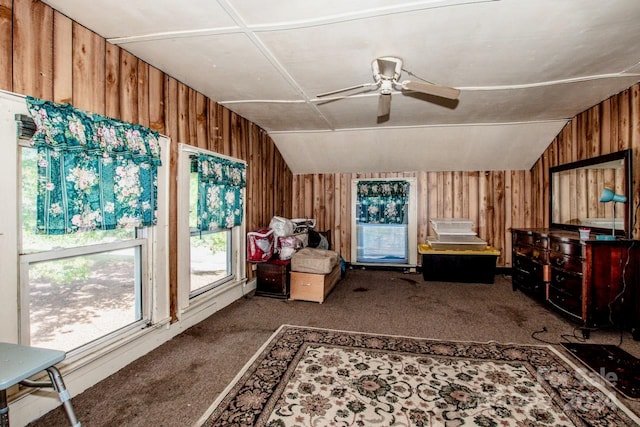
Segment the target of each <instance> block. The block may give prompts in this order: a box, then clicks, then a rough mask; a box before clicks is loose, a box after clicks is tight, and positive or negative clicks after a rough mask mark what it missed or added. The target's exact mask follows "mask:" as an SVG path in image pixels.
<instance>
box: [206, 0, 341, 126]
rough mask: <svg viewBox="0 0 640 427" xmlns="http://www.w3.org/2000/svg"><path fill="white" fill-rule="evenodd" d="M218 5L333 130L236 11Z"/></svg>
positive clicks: (221, 0)
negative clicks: (243, 29)
mask: <svg viewBox="0 0 640 427" xmlns="http://www.w3.org/2000/svg"><path fill="white" fill-rule="evenodd" d="M218 4H219V5H220V6H221V7H222V8H223V9H224V10H225V11H226V12H227V14H229V16H230V17H231V19H233V20H234V22H235V23H236V24H238V25H239V26H240V27H241V28H245V34H246V35H247V37H248V38H249V40H251V42H252V43H253V44H254V45H255V46H256V48H258V50H259V51H260V52H261V53H262V54H263V55H264V56H265V58H266V59H267V60H268V61H269V62H270V63H271V65H273V66H274V67H275V68H276V70H278V72H279V73H280V75H281V76H282V77H283V78H284V79H285V80H286V81H287V82H288V83H289V85H291V86H292V87H293V88H294V89H295V90H296V91H297V92H298V95H299V96H301V97H302V99H303V100H304V103H305V105H308V106H310V107H311V108H312V109H313V110H314V111H315V112H316V114H317V115H318V116H319V118H321V119H322V120H323V121H324V122H325V123H326V124H327V126H328V127H329V128H330V129H334V128H335V127H334V126H333V125H332V123H331V122H330V121H329V119H328V118H327V117H326V116H325V115H324V114H322V112H321V111H320V109H319V108H318V107H317V106H316V105H315V104H314V103H312V102H311V100H310V98H309V97H308V96H307V95H306V93H305V92H304V90H303V89H302V87H301V86H300V85H299V84H298V82H297V81H296V80H295V79H294V78H293V76H291V74H289V73H288V72H287V70H286V69H285V67H284V66H282V64H280V61H278V60H277V58H276V57H275V55H273V53H272V52H271V51H270V50H269V49H268V48H267V47H266V45H265V44H264V43H263V42H262V40H261V39H260V38H259V37H258V36H257V35H256V34H255V33H254V32H253V31H251V30H249V29H248V28H247V25H246V24H245V22H244V20H243V19H242V17H241V16H240V15H239V14H238V13H237V11H236V10H235V9H234V8H233V6H231V5H230V4H229V2H228V1H227V0H218Z"/></svg>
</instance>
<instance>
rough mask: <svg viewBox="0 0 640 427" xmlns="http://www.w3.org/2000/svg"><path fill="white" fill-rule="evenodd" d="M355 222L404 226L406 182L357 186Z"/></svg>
mask: <svg viewBox="0 0 640 427" xmlns="http://www.w3.org/2000/svg"><path fill="white" fill-rule="evenodd" d="M357 192H358V196H357V197H358V198H357V206H358V209H357V216H358V217H357V221H358V222H359V223H363V224H404V223H405V211H406V209H405V207H406V205H407V203H408V199H409V183H408V182H407V181H361V182H358V184H357Z"/></svg>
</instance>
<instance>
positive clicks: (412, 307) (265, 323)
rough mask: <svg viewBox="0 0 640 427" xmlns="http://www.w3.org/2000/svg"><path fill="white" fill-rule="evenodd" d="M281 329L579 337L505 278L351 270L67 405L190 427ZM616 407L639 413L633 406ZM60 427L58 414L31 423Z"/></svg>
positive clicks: (201, 336)
mask: <svg viewBox="0 0 640 427" xmlns="http://www.w3.org/2000/svg"><path fill="white" fill-rule="evenodd" d="M282 324H295V325H301V326H313V327H321V328H329V329H338V330H349V331H360V332H369V333H376V334H386V335H403V336H411V337H425V338H431V339H439V340H453V341H476V342H486V341H496V342H500V343H519V344H540V343H541V342H540V341H538V340H536V339H535V338H534V337H533V335H535V337H537V338H539V339H541V340H544V341H547V342H549V343H552V344H554V345H555V347H556V348H557V349H559V351H561V352H563V353H564V354H568V353H567V352H566V351H565V350H564V349H563V348H562V347H561V346H560V345H559V343H560V342H561V341H574V342H575V341H579V339H580V338H581V334H580V332H579V331H578V330H576V328H575V325H574V324H572V323H570V322H568V321H566V320H564V319H563V318H562V317H560V316H558V315H556V314H554V313H552V312H551V311H549V310H548V309H546V308H545V307H543V306H541V305H539V304H538V303H536V302H534V301H532V300H531V299H530V298H528V297H527V296H525V295H523V294H522V293H520V292H513V291H512V290H511V280H510V277H508V276H507V277H505V276H496V282H495V284H493V285H489V284H469V283H443V282H425V281H423V279H422V276H421V275H420V274H406V273H402V272H399V271H384V270H355V269H354V270H349V271H348V272H347V275H346V277H345V278H344V279H342V280H341V281H340V282H339V283H338V284H337V285H336V288H335V289H334V290H333V291H332V293H331V294H329V296H328V298H327V300H326V301H325V302H324V303H323V304H316V303H312V302H304V301H282V300H277V299H271V298H265V297H255V296H253V297H248V298H245V299H241V300H238V301H236V302H235V303H233V304H231V305H230V306H229V307H226V308H224V309H223V310H221V311H219V312H217V313H215V314H214V315H213V316H211V317H210V318H208V319H206V320H205V321H203V322H201V323H200V324H198V325H196V326H194V327H192V328H190V329H189V330H187V331H185V332H184V333H182V334H181V335H179V336H177V337H176V338H174V339H173V340H171V341H169V342H167V343H165V344H163V345H162V346H160V347H159V348H158V349H156V350H154V351H153V352H151V353H149V354H148V355H146V356H145V357H143V358H141V359H139V360H137V361H135V362H134V363H132V364H131V365H129V366H127V367H126V368H124V369H122V370H121V371H119V372H117V373H116V374H114V375H112V376H111V377H109V378H107V379H105V380H104V381H102V382H101V383H100V384H99V385H97V386H94V387H92V388H90V389H88V390H86V391H85V392H84V393H81V394H80V395H78V396H76V397H74V399H73V405H74V408H75V410H76V415H77V416H78V419H79V420H80V421H81V422H82V425H83V426H84V427H91V426H105V427H106V426H171V427H174V426H190V425H192V424H193V423H195V422H196V421H197V420H198V419H199V418H200V416H201V415H202V414H203V413H205V411H206V410H207V408H208V407H209V406H210V405H211V403H212V402H214V400H215V399H216V397H217V396H218V395H219V394H220V393H221V392H222V391H223V390H224V389H225V388H226V387H227V385H228V384H229V383H230V382H231V381H232V380H233V378H234V377H235V376H236V374H237V373H238V372H239V371H240V370H241V369H242V367H243V366H244V365H245V364H246V363H247V361H248V360H249V359H250V358H251V357H252V356H253V354H254V353H255V352H256V351H257V350H258V349H259V348H260V347H261V346H262V345H263V344H264V343H265V342H266V341H267V340H268V339H269V337H270V336H271V335H272V334H273V332H274V331H276V330H277V329H278V328H279V327H280V326H281V325H282ZM543 329H544V331H543ZM537 331H538V332H537ZM540 331H543V332H540ZM622 338H623V339H622V345H621V347H622V348H624V349H625V350H626V351H628V352H629V353H631V354H632V355H634V356H636V357H640V342H636V341H632V339H631V336H630V334H628V333H624V334H623V336H622ZM619 339H620V334H619V333H618V332H617V331H593V332H592V333H591V338H590V340H589V342H594V343H607V344H617V343H618V342H619ZM569 357H571V356H569ZM576 363H579V362H577V361H576ZM107 397H108V398H107ZM621 400H622V401H623V402H625V403H626V404H627V405H628V406H629V407H630V408H632V409H633V410H634V412H636V413H637V414H640V404H639V403H638V402H632V401H628V400H626V399H624V398H621ZM66 424H67V419H66V417H65V414H64V412H63V411H62V410H61V409H57V410H55V411H52V412H51V413H49V414H47V415H46V416H44V417H42V418H41V419H40V420H38V421H36V422H34V423H32V425H33V426H38V427H39V426H63V425H66Z"/></svg>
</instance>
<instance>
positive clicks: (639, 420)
mask: <svg viewBox="0 0 640 427" xmlns="http://www.w3.org/2000/svg"><path fill="white" fill-rule="evenodd" d="M285 329H301V330H317V331H325V332H333V333H344V334H359V335H368V336H374V337H375V336H383V337H389V338H402V339H412V340H423V341H428V342H433V343H438V342H442V343H456V344H469V345H474V344H477V345H491V344H494V345H499V346H519V347H528V348H539V349H545V350H549V351H550V352H551V353H553V355H554V356H556V357H557V358H559V359H561V360H562V362H564V363H565V364H566V365H568V366H569V367H570V368H572V369H573V370H574V371H575V372H577V373H578V374H579V375H580V377H581V378H582V379H584V380H585V381H586V382H587V383H588V384H589V385H590V386H592V387H594V388H596V389H598V390H599V391H600V392H602V393H603V394H604V395H605V396H606V397H607V398H608V399H610V400H611V402H612V403H614V404H615V405H616V406H617V407H618V408H619V409H620V410H621V411H622V412H624V413H625V415H627V416H628V417H629V418H630V419H631V420H632V421H634V422H635V423H636V424H637V425H638V426H640V417H639V416H638V415H636V414H635V413H634V412H633V411H632V410H631V409H629V408H628V407H627V406H626V405H625V404H624V403H623V402H622V401H620V399H618V397H617V396H616V394H615V392H613V391H611V390H610V389H609V388H607V387H606V386H605V385H604V384H603V383H602V381H599V380H598V379H597V378H596V377H595V376H594V375H592V374H591V373H590V371H588V370H587V369H586V368H584V367H583V366H581V365H580V364H578V363H576V362H575V361H573V360H572V359H571V358H569V357H568V356H567V355H565V354H563V353H562V352H561V351H559V350H558V349H556V348H554V347H553V346H551V345H544V344H522V343H513V342H508V343H502V342H498V341H494V340H489V341H485V342H481V341H464V340H451V339H447V340H442V339H434V338H425V337H415V336H407V335H396V334H384V333H374V332H362V331H351V330H342V329H331V328H321V327H314V326H301V325H291V324H282V325H280V326H279V327H278V328H277V329H276V330H275V331H274V332H273V333H272V334H271V335H270V336H269V338H268V339H267V340H266V341H265V342H264V343H263V344H262V345H261V346H260V347H259V348H258V349H257V350H256V352H255V353H254V354H253V355H252V356H251V358H250V359H249V360H248V361H247V363H245V364H244V366H243V367H242V368H241V369H240V370H239V372H238V373H237V374H236V375H235V376H234V378H233V379H232V380H231V381H230V382H229V384H228V385H227V386H226V387H225V389H224V390H223V391H222V392H221V393H220V394H219V395H218V397H216V399H215V400H214V402H213V403H212V404H211V405H210V406H209V408H208V409H207V410H206V411H205V413H204V414H203V415H202V416H201V417H200V418H199V419H198V421H196V423H195V424H194V425H193V427H201V426H202V425H203V424H204V423H205V422H206V421H207V420H208V419H209V418H210V417H211V415H212V414H213V413H214V411H215V410H216V408H217V407H218V406H219V405H220V403H222V401H223V400H224V399H225V398H226V397H227V395H228V394H229V393H230V392H231V391H232V390H233V388H234V386H235V385H236V384H237V383H238V381H240V380H241V379H242V377H243V376H244V375H245V374H246V373H247V371H248V370H249V369H250V368H251V367H252V365H253V364H254V363H255V362H256V360H257V359H258V358H259V357H260V355H262V353H263V352H264V351H265V350H266V349H267V348H268V347H269V346H270V345H271V344H272V343H273V342H274V340H275V339H276V338H277V337H278V336H279V335H280V334H281V333H282V332H283V331H284V330H285Z"/></svg>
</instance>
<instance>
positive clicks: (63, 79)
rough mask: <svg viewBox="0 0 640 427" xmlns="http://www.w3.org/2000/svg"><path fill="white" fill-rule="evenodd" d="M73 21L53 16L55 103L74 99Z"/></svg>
mask: <svg viewBox="0 0 640 427" xmlns="http://www.w3.org/2000/svg"><path fill="white" fill-rule="evenodd" d="M72 46H73V21H71V19H69V18H67V17H66V16H64V15H63V14H61V13H60V12H54V14H53V101H55V102H59V103H61V104H68V103H71V101H72V98H73V86H72V84H73V52H72Z"/></svg>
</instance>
